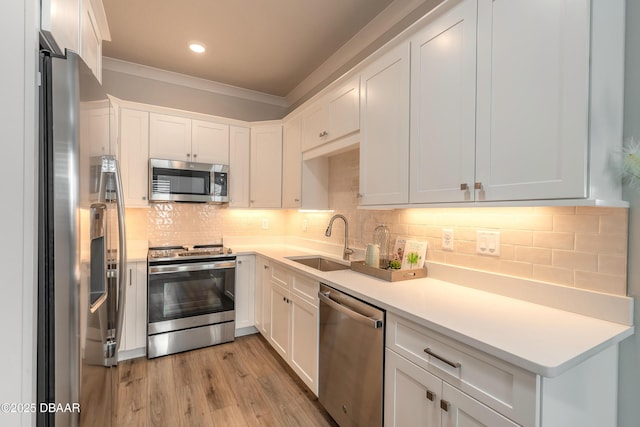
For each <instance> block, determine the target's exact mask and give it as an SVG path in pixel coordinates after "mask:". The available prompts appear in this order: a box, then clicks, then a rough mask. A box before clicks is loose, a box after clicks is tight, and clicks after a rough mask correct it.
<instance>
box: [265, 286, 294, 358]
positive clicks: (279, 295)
mask: <svg viewBox="0 0 640 427" xmlns="http://www.w3.org/2000/svg"><path fill="white" fill-rule="evenodd" d="M269 299H270V301H271V332H270V333H269V341H270V342H271V345H272V346H273V348H274V349H275V350H276V351H277V352H278V353H279V354H280V356H282V358H283V359H284V360H287V359H288V358H289V329H290V323H289V319H290V318H291V305H290V303H289V302H290V298H289V291H288V290H287V289H284V288H283V287H282V286H280V285H278V284H276V283H274V282H273V281H271V282H270V283H269Z"/></svg>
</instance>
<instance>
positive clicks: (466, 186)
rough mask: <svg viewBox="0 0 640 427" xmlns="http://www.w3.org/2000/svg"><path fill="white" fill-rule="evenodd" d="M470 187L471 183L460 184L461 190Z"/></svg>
mask: <svg viewBox="0 0 640 427" xmlns="http://www.w3.org/2000/svg"><path fill="white" fill-rule="evenodd" d="M468 189H469V184H466V183H465V184H460V190H461V191H467V190H468Z"/></svg>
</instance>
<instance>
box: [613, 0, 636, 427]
mask: <svg viewBox="0 0 640 427" xmlns="http://www.w3.org/2000/svg"><path fill="white" fill-rule="evenodd" d="M626 20H627V25H626V33H627V34H626V40H627V45H626V52H625V58H626V60H625V105H624V111H625V117H624V135H625V139H628V138H632V137H633V138H635V139H636V140H638V139H640V120H638V118H640V27H639V26H638V22H640V2H638V1H634V0H627V16H626ZM623 197H624V199H625V200H628V201H629V203H630V205H631V208H630V211H629V255H628V259H629V283H628V294H629V296H631V297H634V298H636V301H635V313H634V314H635V316H634V318H635V327H636V333H635V335H633V336H631V337H629V338H627V339H626V340H625V341H623V342H622V343H621V344H620V375H619V391H618V395H619V399H618V426H620V427H632V426H637V425H638V420H640V405H638V402H639V401H640V334H639V333H638V331H640V303H639V301H638V298H640V263H639V262H638V259H639V257H640V188H638V187H633V186H628V185H625V186H624V187H623ZM634 260H635V261H634Z"/></svg>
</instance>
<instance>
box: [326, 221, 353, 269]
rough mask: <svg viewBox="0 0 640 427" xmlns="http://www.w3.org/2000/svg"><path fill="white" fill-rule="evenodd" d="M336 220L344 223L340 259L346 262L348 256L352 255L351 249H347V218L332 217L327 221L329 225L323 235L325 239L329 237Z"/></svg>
mask: <svg viewBox="0 0 640 427" xmlns="http://www.w3.org/2000/svg"><path fill="white" fill-rule="evenodd" d="M336 218H340V219H341V220H343V221H344V251H343V252H342V259H343V260H345V261H348V260H349V255H351V254H352V253H353V249H351V248H350V247H349V223H348V222H347V218H346V217H345V216H344V215H341V214H336V215H334V216H332V217H331V220H330V221H329V225H328V226H327V231H325V232H324V235H325V236H327V237H331V227H333V221H335V219H336Z"/></svg>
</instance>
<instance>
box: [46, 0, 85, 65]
mask: <svg viewBox="0 0 640 427" xmlns="http://www.w3.org/2000/svg"><path fill="white" fill-rule="evenodd" d="M40 14H41V16H40V29H41V30H42V32H43V34H44V35H45V37H46V39H47V41H48V43H49V44H51V45H52V47H53V48H54V49H55V51H56V53H60V54H63V53H64V51H65V49H69V50H72V51H74V52H78V51H79V50H80V49H79V47H80V43H79V42H80V21H79V17H80V2H79V1H78V0H42V1H41V6H40Z"/></svg>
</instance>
